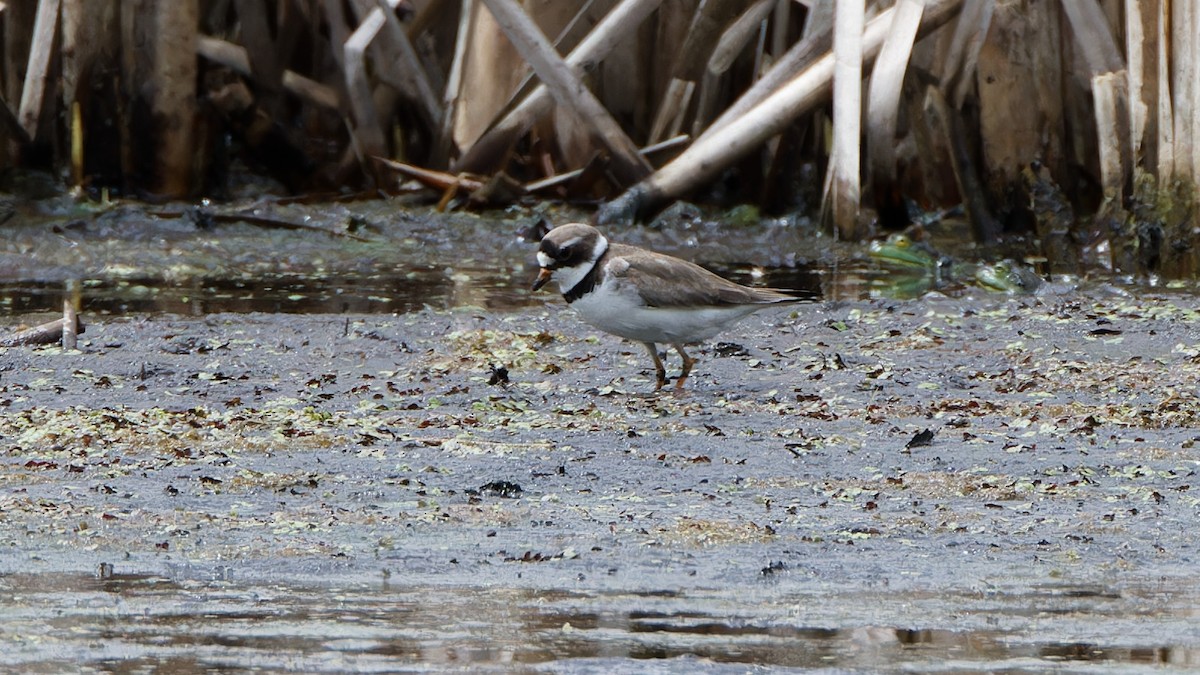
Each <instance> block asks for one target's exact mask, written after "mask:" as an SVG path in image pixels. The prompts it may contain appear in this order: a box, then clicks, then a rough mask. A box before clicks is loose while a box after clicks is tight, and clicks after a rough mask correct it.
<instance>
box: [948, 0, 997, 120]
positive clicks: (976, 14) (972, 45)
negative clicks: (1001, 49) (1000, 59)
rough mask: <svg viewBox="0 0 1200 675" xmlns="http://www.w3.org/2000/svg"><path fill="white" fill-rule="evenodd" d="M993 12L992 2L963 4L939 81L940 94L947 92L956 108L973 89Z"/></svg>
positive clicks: (980, 1)
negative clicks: (940, 81)
mask: <svg viewBox="0 0 1200 675" xmlns="http://www.w3.org/2000/svg"><path fill="white" fill-rule="evenodd" d="M995 10H996V2H995V0H966V2H965V3H964V5H963V11H962V15H961V16H959V18H958V23H957V24H956V25H955V27H954V34H953V36H952V37H951V38H950V43H949V45H948V47H947V50H946V54H945V56H944V57H943V58H942V73H941V79H942V90H943V91H946V92H949V96H950V98H951V100H952V101H953V102H954V107H955V108H961V107H962V104H963V101H964V100H966V97H967V94H968V93H969V92H970V90H971V87H972V86H973V85H974V75H975V71H976V68H977V67H978V65H979V54H980V51H981V50H982V49H983V44H984V41H985V40H986V39H987V35H988V31H989V30H991V27H992V17H993V15H994V13H995Z"/></svg>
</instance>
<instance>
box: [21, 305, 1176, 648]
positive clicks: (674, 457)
mask: <svg viewBox="0 0 1200 675" xmlns="http://www.w3.org/2000/svg"><path fill="white" fill-rule="evenodd" d="M1194 307H1195V299H1194V298H1193V297H1191V296H1183V295H1180V296H1174V295H1170V294H1165V293H1153V294H1145V295H1141V296H1138V297H1129V296H1127V295H1125V294H1122V293H1120V292H1117V291H1113V290H1110V291H1107V292H1104V291H1098V292H1096V293H1093V294H1091V295H1085V294H1082V293H1079V292H1074V291H1072V292H1067V293H1064V294H1059V295H1054V294H1049V295H1045V296H1042V297H1038V298H1024V299H1015V298H1007V297H999V296H994V295H985V294H982V293H978V294H970V295H968V296H966V297H963V298H956V299H949V298H944V297H940V296H931V297H929V298H927V299H924V300H920V301H910V302H897V301H870V302H851V303H834V304H812V305H807V306H804V307H802V308H800V310H799V311H795V312H792V313H788V312H786V311H780V312H778V313H775V314H763V315H759V316H757V317H753V318H751V319H750V320H747V321H746V322H745V323H744V324H742V325H741V326H739V327H738V328H737V329H735V330H733V331H731V332H730V333H728V334H726V335H724V336H723V339H725V340H727V341H728V342H726V343H720V344H716V343H713V344H708V345H705V346H704V347H703V348H701V349H698V350H697V351H696V352H695V354H696V355H698V356H699V358H700V362H699V364H698V365H697V368H696V371H695V373H694V374H693V377H692V378H691V379H690V380H689V382H688V387H689V390H688V393H687V395H685V396H680V397H676V396H673V395H670V394H666V393H664V394H661V395H656V394H653V393H651V390H652V388H653V371H652V369H651V367H650V363H649V359H648V358H647V357H646V355H645V353H644V352H643V351H642V348H641V347H640V346H639V345H632V344H628V343H623V342H621V341H619V340H617V339H615V338H611V337H609V336H604V335H599V334H597V333H595V332H594V331H592V330H591V329H589V328H586V327H584V326H583V325H581V324H579V323H578V322H577V321H576V320H575V318H574V317H573V316H571V314H570V312H569V311H566V310H565V308H564V307H563V305H562V304H561V301H559V300H552V301H550V302H549V304H548V305H547V306H546V307H544V308H536V309H527V310H522V311H519V312H516V313H495V312H487V311H482V310H479V311H473V310H467V309H464V310H455V311H451V312H434V311H429V310H426V311H423V312H418V313H414V314H404V315H400V316H379V315H359V316H344V315H315V316H307V315H277V314H248V315H232V314H226V315H213V316H206V317H202V318H186V317H181V316H169V315H168V316H153V317H151V318H136V317H135V318H109V319H101V320H96V321H94V322H93V323H91V325H89V326H88V329H87V332H86V334H85V335H83V336H81V343H80V349H79V351H77V352H70V353H64V352H63V351H62V350H61V349H58V348H11V349H7V350H0V369H2V371H0V437H2V439H3V440H2V442H0V451H2V453H3V461H2V464H0V546H2V548H0V571H2V572H3V576H0V598H3V601H2V602H0V605H4V606H6V607H7V609H5V610H4V611H5V612H6V613H7V614H6V615H5V616H0V640H2V641H3V642H5V643H7V644H9V645H11V648H6V650H5V654H4V655H3V656H0V665H7V667H10V668H13V669H22V668H40V669H49V670H54V669H59V668H66V667H68V666H79V665H80V664H83V665H84V666H86V667H88V668H94V669H98V670H104V669H106V668H109V667H110V666H111V664H113V663H116V662H118V661H121V660H124V659H133V660H134V661H135V662H141V663H143V664H147V665H160V666H161V665H164V664H171V663H174V664H175V665H176V666H179V667H183V665H189V664H190V667H235V668H246V667H259V668H262V669H266V670H340V669H360V670H388V669H396V668H417V667H419V665H418V664H424V665H425V666H428V667H432V666H438V667H444V668H450V669H454V668H463V669H468V670H469V669H474V668H484V667H496V668H502V669H509V668H516V669H521V668H535V667H539V664H541V665H547V664H549V666H550V667H552V668H553V669H555V670H564V669H566V670H573V671H578V672H590V671H595V672H604V671H607V670H611V669H613V668H616V669H618V670H620V669H622V668H625V669H633V670H638V671H642V672H645V671H646V670H648V669H653V668H660V669H667V670H672V669H679V670H697V669H701V670H704V669H706V670H708V671H710V672H715V671H719V670H722V669H723V668H725V667H728V668H731V669H733V671H741V670H742V669H744V668H745V667H746V666H747V665H749V664H751V663H757V664H764V665H771V664H774V665H782V666H807V667H826V668H846V669H861V670H865V671H880V670H891V669H905V668H910V669H911V668H916V669H923V668H932V667H934V666H933V665H932V664H934V663H937V664H941V665H939V666H937V667H940V668H949V669H951V670H956V672H971V671H975V670H980V671H982V670H990V669H1008V670H1035V669H1039V668H1044V667H1058V666H1062V665H1063V664H1064V663H1070V662H1075V661H1078V662H1080V663H1076V665H1082V662H1087V661H1108V662H1111V663H1110V665H1122V664H1123V665H1124V666H1126V667H1135V666H1138V665H1144V666H1146V667H1150V666H1152V665H1154V664H1159V666H1161V664H1163V663H1171V664H1176V665H1180V666H1184V667H1186V666H1187V665H1188V664H1190V665H1192V666H1195V665H1197V664H1198V663H1200V629H1198V628H1196V624H1195V621H1194V617H1195V615H1196V612H1197V611H1200V588H1198V586H1197V577H1196V574H1195V572H1196V570H1197V569H1200V549H1198V546H1200V543H1198V540H1197V537H1196V528H1197V522H1198V516H1200V492H1198V491H1200V479H1198V477H1197V475H1196V470H1197V464H1198V459H1200V450H1198V449H1197V447H1196V443H1197V440H1198V439H1200V401H1198V399H1197V392H1196V382H1197V381H1198V378H1200V328H1197V326H1198V325H1200V324H1198V319H1200V312H1197V310H1196V309H1195V308H1194ZM668 368H669V370H673V369H677V368H678V362H677V360H676V359H675V356H674V354H672V355H671V359H670V360H669V361H668ZM927 431H928V432H929V433H926V432H927ZM110 565H111V567H109V566H110ZM70 617H74V619H71V618H70ZM165 617H174V618H173V620H171V621H168V620H167V619H166V618H165ZM248 617H249V618H248ZM254 617H257V619H258V620H261V621H264V622H266V623H264V624H263V625H267V626H271V628H270V629H269V630H268V629H262V631H263V632H265V633H267V635H264V634H263V633H262V632H258V633H256V632H255V631H256V630H259V629H255V628H253V626H255V625H258V624H255V623H253V622H252V621H250V620H249V619H250V618H254ZM347 622H349V623H347ZM299 626H311V627H312V628H303V629H302V628H300V627H299ZM247 631H249V632H247ZM162 635H166V636H169V637H168V638H163V637H155V636H162ZM238 635H241V636H242V637H240V638H234V637H229V636H238ZM255 635H257V638H256V637H254V636H255ZM914 645H915V646H916V647H914ZM921 645H924V647H921ZM280 654H283V655H284V656H279V655H280ZM322 654H323V655H322ZM330 654H334V656H330ZM272 655H274V656H272ZM656 657H657V658H662V659H666V660H664V661H656V662H654V663H656V664H657V665H650V663H651V662H647V661H638V664H639V665H636V666H633V665H630V664H631V663H633V661H631V659H639V660H640V659H648V658H656ZM721 664H726V666H722V665H721ZM739 664H740V665H739Z"/></svg>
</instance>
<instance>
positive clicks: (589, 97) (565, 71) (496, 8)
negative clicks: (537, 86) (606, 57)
mask: <svg viewBox="0 0 1200 675" xmlns="http://www.w3.org/2000/svg"><path fill="white" fill-rule="evenodd" d="M484 4H485V5H486V6H487V8H488V10H490V11H491V13H492V15H493V16H494V17H495V18H496V22H497V23H498V24H499V25H500V27H501V29H503V30H504V33H505V35H507V36H508V39H509V40H510V41H511V42H512V43H513V46H515V47H516V48H517V51H518V52H520V54H521V56H522V57H523V58H524V59H525V61H526V62H527V63H528V64H529V66H530V67H531V68H533V71H534V72H535V73H537V74H538V77H539V78H541V80H542V82H544V83H545V84H546V86H547V87H548V88H549V89H550V93H551V95H552V96H553V97H554V100H555V102H557V103H558V105H560V106H562V107H565V108H569V109H571V110H573V111H574V112H575V114H576V115H577V116H578V117H579V120H580V122H581V123H583V124H585V125H587V126H588V128H589V129H590V130H591V132H592V136H593V140H594V141H595V142H596V143H597V144H598V145H600V146H603V147H606V148H608V150H609V152H610V153H612V161H613V164H614V170H615V172H616V173H617V177H618V179H620V180H622V181H626V182H628V183H629V184H632V183H635V182H637V181H638V180H641V179H642V178H644V177H645V176H646V175H647V174H648V173H650V170H651V168H650V165H649V163H647V162H646V160H645V159H644V158H642V156H641V155H639V154H638V151H637V146H636V145H634V144H633V141H631V140H630V139H629V137H628V136H626V135H625V132H624V131H623V130H622V129H621V126H620V125H619V124H617V121H616V120H614V119H613V118H612V116H611V115H610V114H609V113H608V111H607V110H605V109H604V106H603V105H601V103H600V101H599V100H598V99H597V98H596V96H595V94H593V93H592V92H591V90H589V89H588V88H587V86H586V85H585V84H584V83H583V82H582V81H580V79H579V78H578V77H577V76H576V75H575V72H574V71H573V70H572V68H571V67H570V65H569V64H568V63H567V62H566V61H564V60H563V58H562V57H561V56H559V54H558V52H556V51H555V50H554V46H553V45H552V44H550V41H549V40H548V39H546V36H545V34H543V33H542V32H541V30H539V29H538V27H537V24H535V23H534V22H533V20H532V19H530V18H529V16H528V15H526V14H525V12H523V11H522V10H521V8H520V6H519V5H517V4H516V2H515V0H484Z"/></svg>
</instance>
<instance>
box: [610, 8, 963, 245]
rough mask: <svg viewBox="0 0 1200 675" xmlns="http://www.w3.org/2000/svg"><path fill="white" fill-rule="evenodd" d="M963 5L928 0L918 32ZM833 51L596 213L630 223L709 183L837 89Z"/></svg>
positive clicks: (874, 46)
mask: <svg viewBox="0 0 1200 675" xmlns="http://www.w3.org/2000/svg"><path fill="white" fill-rule="evenodd" d="M961 6H962V0H929V2H928V3H927V4H926V6H925V17H924V20H923V21H922V24H921V30H920V32H919V35H925V34H928V33H929V32H931V31H933V30H935V29H936V28H938V27H940V26H942V25H943V24H945V23H946V22H947V21H949V20H950V19H951V18H952V17H953V16H954V15H955V14H956V13H957V12H958V10H959V9H960V7H961ZM893 11H894V10H891V9H889V10H886V11H884V12H882V13H880V15H879V16H877V17H876V18H875V19H873V20H871V21H870V22H869V23H868V24H867V29H866V31H865V32H864V33H863V48H864V50H865V51H864V54H863V62H864V64H866V63H870V62H871V61H873V60H874V59H875V56H876V55H877V54H878V53H879V49H880V47H881V46H882V44H883V39H884V37H885V36H886V34H887V28H888V26H890V25H891V20H892V12H893ZM833 70H834V59H833V55H832V54H826V55H825V56H823V57H821V58H819V59H817V60H815V61H814V62H813V63H812V64H811V65H810V66H809V67H808V68H806V69H804V70H803V71H802V72H801V73H799V74H798V75H797V76H796V77H794V78H793V79H791V80H790V81H788V82H787V83H786V84H784V85H783V86H782V87H781V88H779V90H778V91H776V92H775V93H773V94H771V95H769V96H768V97H767V98H766V99H765V100H763V101H762V103H760V104H758V105H755V106H753V107H751V108H750V110H748V111H746V112H745V113H744V114H741V115H740V116H738V117H737V118H736V119H733V120H730V121H729V122H728V123H726V124H725V125H723V126H722V127H720V128H717V126H716V124H714V125H713V127H712V128H710V129H709V130H708V131H707V132H706V133H705V134H704V136H703V137H701V138H699V139H696V142H695V143H693V144H692V146H691V147H689V148H688V149H687V150H685V151H684V152H683V153H681V154H680V155H679V156H678V157H676V158H675V160H673V161H672V162H670V163H669V164H667V165H666V166H664V167H662V168H661V169H659V170H658V171H657V172H655V173H654V174H653V175H651V176H650V177H648V178H647V179H646V180H644V181H642V182H641V183H639V184H638V185H636V186H634V187H632V188H630V189H628V190H626V191H625V192H624V193H622V194H621V195H620V196H619V197H617V198H616V199H614V200H612V201H610V202H608V203H606V204H605V205H604V206H603V207H602V208H601V210H600V213H598V214H597V220H598V221H600V222H604V223H611V222H628V221H629V220H631V219H633V218H634V217H636V216H637V215H639V214H641V213H643V212H645V211H648V210H649V209H651V208H653V207H654V206H657V205H659V204H661V203H662V202H663V201H664V200H666V199H670V198H675V197H678V196H680V195H682V194H683V193H685V192H687V191H688V190H692V189H695V188H696V187H698V186H700V185H703V184H704V183H707V182H708V181H710V180H712V178H713V177H714V176H716V174H717V173H719V172H720V171H722V170H724V169H725V168H726V167H728V166H729V164H730V163H731V162H734V161H736V160H737V159H739V158H741V157H742V156H744V155H745V154H746V153H749V152H751V151H753V150H755V149H756V148H758V147H759V146H760V145H761V144H762V143H764V142H765V141H766V140H767V139H769V138H771V137H772V136H775V135H776V134H778V133H779V132H780V131H782V130H783V129H784V128H785V127H786V126H787V125H788V124H791V123H792V121H793V120H794V119H795V118H796V117H797V116H799V115H800V114H802V113H804V112H806V111H808V110H810V109H811V108H812V107H813V106H815V105H817V104H818V103H820V102H822V101H824V100H827V99H828V97H829V94H830V90H831V89H832V80H833ZM714 129H716V130H715V131H714Z"/></svg>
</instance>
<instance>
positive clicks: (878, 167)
mask: <svg viewBox="0 0 1200 675" xmlns="http://www.w3.org/2000/svg"><path fill="white" fill-rule="evenodd" d="M924 10H925V5H924V3H923V2H921V1H920V0H898V1H897V2H896V12H895V16H894V18H893V19H892V26H891V29H890V30H889V31H888V36H887V39H885V40H884V42H883V48H882V49H880V51H879V58H878V59H876V62H875V69H874V71H872V73H871V84H870V87H869V88H868V90H867V157H868V164H869V166H870V170H871V171H870V173H871V180H872V183H873V184H874V185H876V186H879V185H882V184H884V183H887V184H890V183H891V182H893V181H894V179H895V175H896V127H897V124H898V123H899V119H900V94H901V92H902V91H903V89H904V75H905V72H906V71H907V68H908V63H909V61H910V59H911V58H912V49H913V45H914V44H915V43H916V37H917V29H918V28H919V27H920V25H921V14H922V13H923V12H924Z"/></svg>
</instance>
